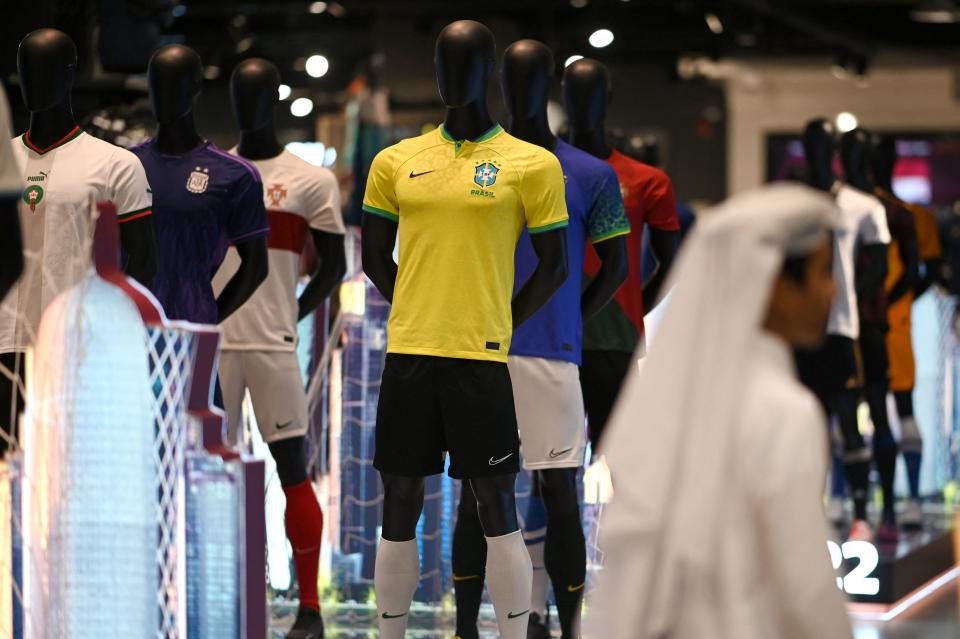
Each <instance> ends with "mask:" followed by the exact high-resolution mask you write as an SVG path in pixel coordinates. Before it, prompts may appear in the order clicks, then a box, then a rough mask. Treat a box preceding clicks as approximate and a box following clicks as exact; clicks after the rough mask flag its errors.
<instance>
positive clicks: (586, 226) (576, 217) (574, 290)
mask: <svg viewBox="0 0 960 639" xmlns="http://www.w3.org/2000/svg"><path fill="white" fill-rule="evenodd" d="M553 154H554V155H556V156H557V159H558V160H560V167H561V168H562V169H563V176H564V179H565V180H566V200H567V212H568V213H569V215H570V224H569V226H568V227H567V256H568V258H569V263H570V268H569V275H568V277H567V281H566V282H564V283H563V286H561V287H560V290H558V291H557V292H556V293H554V294H553V297H551V298H550V301H548V302H547V303H546V304H544V305H543V306H542V307H541V308H540V309H539V310H538V311H537V312H536V313H534V315H533V317H531V318H530V319H528V320H527V321H526V322H524V323H523V324H521V325H520V326H518V327H517V328H516V330H514V332H513V342H512V344H511V346H510V354H511V355H525V356H528V357H543V358H546V359H557V360H563V361H567V362H573V363H574V364H577V365H579V364H580V353H581V341H582V336H583V322H582V318H581V315H580V295H581V292H582V286H581V283H582V275H583V254H584V249H585V248H586V241H587V239H589V240H590V242H591V243H592V244H596V243H598V242H602V241H604V240H607V239H610V238H613V237H617V236H619V235H626V234H627V233H629V232H630V223H629V222H628V221H627V215H626V213H625V212H624V210H623V198H622V197H621V196H620V185H619V184H618V183H617V174H616V173H615V172H614V171H613V169H612V168H611V167H610V165H609V164H607V163H606V162H604V161H603V160H598V159H597V158H595V157H593V156H592V155H590V154H589V153H587V152H585V151H581V150H580V149H578V148H576V147H574V146H571V145H570V144H567V143H566V142H564V141H563V140H560V139H557V146H556V148H554V150H553ZM515 262H516V276H515V278H514V285H513V288H514V293H516V292H517V291H518V290H519V289H520V287H521V286H523V284H524V282H526V281H527V279H528V278H529V277H530V275H531V274H532V273H533V271H534V269H535V268H536V267H537V262H538V260H537V254H536V253H535V252H534V250H533V243H532V242H531V241H530V236H529V234H528V233H527V232H526V231H524V233H523V234H522V235H521V236H520V242H519V243H518V244H517V251H516V258H515Z"/></svg>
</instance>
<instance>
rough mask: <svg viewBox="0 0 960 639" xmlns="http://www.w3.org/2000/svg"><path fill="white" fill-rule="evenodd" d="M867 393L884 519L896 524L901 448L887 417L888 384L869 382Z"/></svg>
mask: <svg viewBox="0 0 960 639" xmlns="http://www.w3.org/2000/svg"><path fill="white" fill-rule="evenodd" d="M866 395H867V403H868V404H869V405H870V418H871V419H872V420H873V427H874V434H873V459H874V462H875V463H876V464H877V472H878V473H879V474H880V489H881V491H882V492H883V521H884V523H887V524H896V514H895V512H896V511H895V510H894V504H895V503H896V496H895V495H894V493H893V480H894V478H895V476H896V472H897V454H898V453H899V448H898V446H897V440H896V439H895V438H894V437H893V432H891V430H890V420H889V418H888V417H887V385H886V384H868V385H867V388H866Z"/></svg>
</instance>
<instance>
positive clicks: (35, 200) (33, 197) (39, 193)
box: [23, 184, 43, 213]
mask: <svg viewBox="0 0 960 639" xmlns="http://www.w3.org/2000/svg"><path fill="white" fill-rule="evenodd" d="M42 199H43V187H42V186H37V185H36V184H31V185H30V186H28V187H27V188H25V189H24V190H23V201H24V203H25V204H26V205H27V206H29V207H30V212H31V213H36V212H37V205H38V204H40V200H42Z"/></svg>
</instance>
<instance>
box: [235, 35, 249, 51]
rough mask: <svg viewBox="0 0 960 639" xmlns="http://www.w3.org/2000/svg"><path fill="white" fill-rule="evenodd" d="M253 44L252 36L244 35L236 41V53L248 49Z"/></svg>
mask: <svg viewBox="0 0 960 639" xmlns="http://www.w3.org/2000/svg"><path fill="white" fill-rule="evenodd" d="M252 46H253V38H252V37H250V36H246V37H245V38H243V39H242V40H240V42H238V43H237V53H245V52H246V51H249V50H250V47H252Z"/></svg>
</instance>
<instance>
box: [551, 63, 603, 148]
mask: <svg viewBox="0 0 960 639" xmlns="http://www.w3.org/2000/svg"><path fill="white" fill-rule="evenodd" d="M609 98H610V72H609V71H608V70H607V67H605V66H604V65H603V64H601V63H600V62H597V61H596V60H591V59H590V58H583V59H582V60H577V61H576V62H574V63H573V64H571V65H570V66H568V67H567V68H566V70H565V71H564V72H563V105H564V107H566V110H567V116H568V117H569V118H570V128H571V129H584V130H591V131H592V130H597V129H602V128H603V120H604V118H606V116H607V102H608V100H609Z"/></svg>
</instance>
